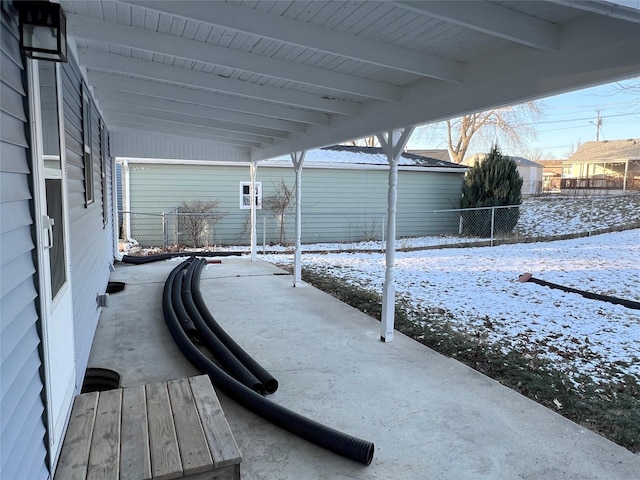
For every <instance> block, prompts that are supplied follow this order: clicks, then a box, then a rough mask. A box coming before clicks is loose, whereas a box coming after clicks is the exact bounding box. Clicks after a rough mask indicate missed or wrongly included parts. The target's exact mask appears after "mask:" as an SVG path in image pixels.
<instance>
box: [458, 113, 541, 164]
mask: <svg viewBox="0 0 640 480" xmlns="http://www.w3.org/2000/svg"><path fill="white" fill-rule="evenodd" d="M540 117H541V108H540V103H539V102H527V103H524V104H521V105H515V106H511V107H504V108H499V109H494V110H488V111H486V112H479V113H471V114H469V115H464V116H463V117H460V118H456V119H451V120H447V121H446V122H445V123H446V127H447V135H446V140H447V150H448V151H449V158H450V159H451V161H452V162H454V163H462V161H463V160H464V157H465V155H466V154H467V152H468V150H469V147H470V146H471V143H472V141H474V140H476V141H478V140H479V141H487V142H489V143H490V144H492V143H496V142H497V141H500V143H501V144H503V145H507V146H508V147H512V148H526V145H527V141H528V140H530V139H534V138H535V136H536V131H535V128H534V122H535V121H536V120H538V119H539V118H540Z"/></svg>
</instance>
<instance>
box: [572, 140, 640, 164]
mask: <svg viewBox="0 0 640 480" xmlns="http://www.w3.org/2000/svg"><path fill="white" fill-rule="evenodd" d="M639 159H640V139H638V138H636V139H633V138H630V139H628V140H603V141H601V142H585V143H583V144H582V145H581V146H580V148H579V149H578V151H577V152H576V153H574V154H573V155H571V156H570V157H569V158H568V159H567V162H570V163H585V162H594V161H597V162H612V161H625V160H639Z"/></svg>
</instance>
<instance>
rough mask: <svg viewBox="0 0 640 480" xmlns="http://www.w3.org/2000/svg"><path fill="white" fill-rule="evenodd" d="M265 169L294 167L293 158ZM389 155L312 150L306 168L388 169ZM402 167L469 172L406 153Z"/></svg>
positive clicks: (376, 150) (348, 148) (374, 150)
mask: <svg viewBox="0 0 640 480" xmlns="http://www.w3.org/2000/svg"><path fill="white" fill-rule="evenodd" d="M264 163H265V165H279V164H283V165H287V166H289V165H291V157H290V156H286V155H285V156H280V157H277V158H275V159H271V160H268V161H266V162H264ZM388 165H389V164H388V162H387V155H386V154H385V153H384V151H383V150H382V148H380V147H360V146H352V145H333V146H330V147H324V148H318V149H314V150H309V151H308V152H307V153H306V156H305V159H304V166H307V167H313V166H316V167H319V166H322V167H328V168H340V167H342V168H345V167H354V166H359V167H363V168H366V167H367V166H369V167H375V166H384V167H387V166H388ZM398 166H400V167H416V168H423V169H438V170H442V169H447V170H454V171H455V170H457V171H460V172H461V173H462V172H464V171H465V170H467V168H468V167H467V166H466V165H459V164H457V163H452V162H448V161H443V160H439V159H437V158H429V157H426V156H423V155H416V154H413V153H408V152H403V153H402V154H401V155H400V158H399V160H398Z"/></svg>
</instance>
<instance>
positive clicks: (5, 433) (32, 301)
mask: <svg viewBox="0 0 640 480" xmlns="http://www.w3.org/2000/svg"><path fill="white" fill-rule="evenodd" d="M9 8H10V7H7V6H6V5H3V12H2V26H1V30H2V48H1V50H2V51H1V54H0V55H1V59H0V97H1V98H2V102H1V105H2V106H1V112H0V245H1V246H2V248H1V250H0V340H1V347H0V356H1V358H0V379H1V381H2V384H1V385H2V391H1V392H0V395H1V403H0V478H2V479H5V478H6V479H14V480H18V479H25V480H26V479H29V480H36V479H45V478H47V475H48V471H47V466H46V454H47V452H46V448H45V433H46V430H45V425H44V420H43V418H44V417H43V415H44V404H43V401H42V395H43V381H42V377H41V371H40V368H41V356H40V335H39V316H38V311H37V308H36V305H37V295H38V294H37V290H36V279H37V276H36V267H35V263H34V262H35V257H34V255H35V252H34V249H35V246H34V240H33V238H34V232H33V215H32V201H31V199H32V195H31V177H30V160H29V158H30V157H29V155H30V154H29V150H28V145H29V139H28V138H27V132H28V125H27V112H28V107H27V103H26V92H25V89H26V87H25V82H24V78H25V77H24V70H23V62H22V59H21V55H20V51H19V44H18V37H17V32H16V24H15V21H16V18H15V16H14V15H7V14H5V11H4V10H5V9H9Z"/></svg>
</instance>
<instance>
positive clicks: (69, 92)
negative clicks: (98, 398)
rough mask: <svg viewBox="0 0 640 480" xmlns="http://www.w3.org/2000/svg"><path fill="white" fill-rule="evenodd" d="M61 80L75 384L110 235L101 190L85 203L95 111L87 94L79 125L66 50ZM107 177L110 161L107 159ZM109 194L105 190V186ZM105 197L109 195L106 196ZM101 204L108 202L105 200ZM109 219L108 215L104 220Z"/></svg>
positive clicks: (96, 180) (96, 179) (97, 171)
mask: <svg viewBox="0 0 640 480" xmlns="http://www.w3.org/2000/svg"><path fill="white" fill-rule="evenodd" d="M62 84H63V95H64V126H65V142H66V144H65V149H66V150H65V151H66V165H67V189H68V202H69V230H70V232H69V235H70V237H69V238H70V240H71V251H70V257H71V258H70V260H71V267H72V268H71V283H72V288H73V318H74V330H75V347H76V371H77V372H78V378H77V381H76V384H77V385H82V380H83V378H84V371H85V368H86V365H87V362H88V360H89V352H90V350H91V343H92V341H93V335H94V332H95V329H96V326H97V323H98V317H99V315H100V310H99V308H98V307H97V304H96V295H98V294H102V293H104V292H105V290H106V286H107V282H108V281H109V265H110V264H111V263H112V261H113V255H112V252H113V247H112V244H113V237H112V234H111V232H110V230H111V227H110V226H108V228H105V225H104V217H103V215H104V213H103V205H102V202H103V201H104V196H103V195H102V194H100V195H97V196H95V197H94V201H93V202H92V203H91V204H89V205H87V204H86V191H85V185H86V180H88V178H87V177H86V175H85V172H86V170H85V168H86V163H85V155H84V154H85V153H86V149H85V146H86V145H85V143H86V142H89V144H90V145H89V148H90V149H91V152H92V155H91V165H90V170H91V175H90V177H89V178H90V183H92V184H93V185H101V184H102V173H101V172H102V169H101V163H100V162H101V156H100V155H96V154H93V153H94V152H99V151H100V148H99V145H100V138H99V129H98V128H97V126H98V125H99V118H100V117H99V113H98V111H97V110H96V108H95V105H94V103H93V101H92V100H91V99H90V98H88V97H87V103H88V105H89V106H90V108H91V113H90V116H89V118H91V119H92V128H91V131H92V133H91V136H85V132H84V130H83V103H84V102H83V101H82V100H83V96H82V86H81V85H82V80H81V75H80V70H79V69H78V66H77V63H76V62H75V59H74V58H73V56H72V55H70V56H69V61H68V62H67V63H65V64H62ZM106 167H107V173H106V174H107V177H110V175H111V173H110V169H111V164H110V162H109V160H108V159H107V165H106ZM107 193H108V195H107V196H109V195H110V192H109V190H108V191H107ZM106 200H107V202H108V203H110V202H111V200H110V197H109V198H107V199H106ZM107 208H109V207H108V206H107ZM108 223H111V219H109V220H108Z"/></svg>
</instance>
